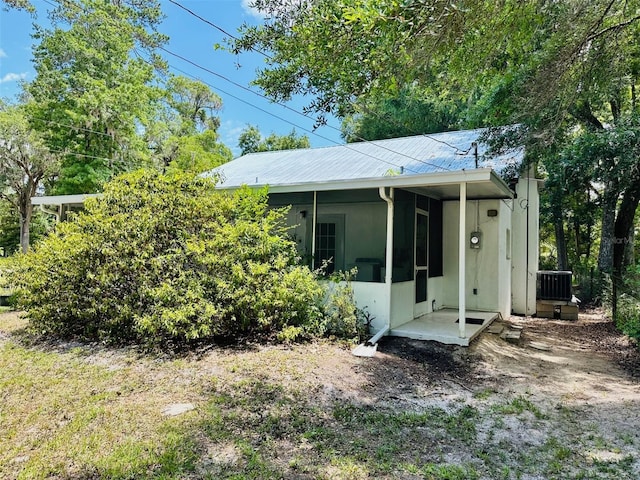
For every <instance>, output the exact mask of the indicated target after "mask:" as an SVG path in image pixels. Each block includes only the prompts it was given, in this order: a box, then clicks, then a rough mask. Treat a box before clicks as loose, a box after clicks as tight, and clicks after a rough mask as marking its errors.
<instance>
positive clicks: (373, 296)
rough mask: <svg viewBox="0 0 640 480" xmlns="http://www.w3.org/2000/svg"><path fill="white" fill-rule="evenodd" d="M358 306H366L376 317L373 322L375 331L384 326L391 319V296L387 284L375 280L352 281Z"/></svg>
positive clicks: (372, 325)
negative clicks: (388, 293)
mask: <svg viewBox="0 0 640 480" xmlns="http://www.w3.org/2000/svg"><path fill="white" fill-rule="evenodd" d="M351 286H352V288H353V295H354V297H355V299H356V304H357V305H358V308H366V310H367V312H369V314H370V315H371V316H373V317H375V319H374V320H373V322H371V327H372V330H373V331H374V332H377V331H378V330H380V329H381V328H384V327H385V326H386V325H387V323H388V321H389V296H388V295H387V292H388V290H387V285H386V284H384V283H374V282H351Z"/></svg>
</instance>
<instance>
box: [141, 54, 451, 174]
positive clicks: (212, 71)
mask: <svg viewBox="0 0 640 480" xmlns="http://www.w3.org/2000/svg"><path fill="white" fill-rule="evenodd" d="M160 50H162V51H163V52H165V53H167V54H169V55H171V56H173V57H176V58H178V59H180V60H182V61H184V62H187V63H188V64H190V65H192V66H194V67H196V68H198V69H200V70H202V71H204V72H207V73H210V74H211V75H214V76H216V77H218V78H220V79H222V80H224V81H226V82H229V83H231V84H232V85H235V86H236V87H238V88H241V89H243V90H245V91H247V92H249V93H252V94H253V95H256V96H258V97H260V98H262V99H263V100H267V101H269V102H271V103H275V104H276V105H279V106H281V107H282V108H285V109H286V110H289V111H291V112H293V113H295V114H297V115H300V116H302V117H305V118H306V119H308V120H315V119H314V118H312V117H310V116H308V115H306V114H304V113H303V112H300V111H298V110H296V109H294V108H291V107H290V106H288V105H285V104H284V103H280V102H272V101H271V99H269V98H267V97H266V96H265V95H263V94H261V93H260V92H256V91H255V90H252V89H250V88H249V87H246V86H244V85H242V84H240V83H238V82H236V81H234V80H231V79H229V78H228V77H226V76H224V75H222V74H220V73H218V72H216V71H214V70H211V69H210V68H207V67H205V66H203V65H200V64H199V63H197V62H195V61H193V60H190V59H188V58H186V57H185V56H183V55H180V54H178V53H175V52H172V51H171V50H168V49H166V48H164V47H160ZM138 55H140V54H139V53H138ZM183 73H185V72H183ZM185 74H186V73H185ZM208 85H209V84H208ZM209 86H210V87H211V88H215V89H218V88H217V87H213V86H212V85H209ZM218 90H220V89H218ZM225 94H226V95H229V94H228V93H225ZM231 96H232V95H231ZM232 97H233V98H235V99H237V100H239V98H238V97H236V96H232ZM240 101H242V102H243V103H245V104H247V105H250V106H252V107H254V108H257V109H259V110H261V111H262V112H264V113H266V114H268V115H271V116H273V117H275V118H278V119H279V120H282V121H285V122H287V123H289V124H291V125H293V126H295V127H297V128H300V129H302V130H304V131H306V132H308V133H310V134H312V135H315V136H317V137H319V138H322V139H324V140H328V141H330V142H332V143H334V144H336V145H340V146H345V145H348V144H341V143H338V142H336V141H335V140H332V139H330V138H328V137H325V136H323V135H320V134H318V133H316V132H315V131H313V130H308V129H306V128H303V127H300V126H298V125H296V124H295V123H293V122H291V121H290V120H286V119H284V118H282V117H279V116H277V115H275V114H273V113H271V112H268V111H266V110H264V109H261V108H259V107H257V106H255V105H253V104H252V103H249V102H246V101H244V100H240ZM327 126H328V127H329V128H333V129H335V130H338V131H340V130H339V129H338V128H336V127H333V126H331V125H327ZM359 140H361V141H362V142H364V143H369V144H372V145H375V146H376V147H378V148H381V149H382V150H386V151H388V152H390V153H393V154H395V155H400V156H402V157H406V158H408V159H409V160H411V161H414V162H418V163H422V164H424V165H428V166H430V167H434V168H438V169H441V170H450V169H449V168H447V167H444V166H441V165H436V164H435V163H430V162H426V161H424V160H421V159H419V158H416V157H412V156H411V155H407V154H405V153H403V152H398V151H395V150H393V149H391V148H389V147H386V146H384V145H380V144H379V143H376V142H374V141H371V140H366V139H364V138H359ZM442 143H446V142H442ZM454 148H455V149H456V151H460V149H458V148H456V147H454ZM351 150H354V151H358V150H356V149H353V148H351ZM386 163H391V162H386ZM392 165H395V164H392ZM395 166H396V167H398V168H400V167H402V168H405V169H406V170H409V171H411V172H413V173H418V172H416V171H415V170H412V169H410V168H407V167H405V166H402V165H395Z"/></svg>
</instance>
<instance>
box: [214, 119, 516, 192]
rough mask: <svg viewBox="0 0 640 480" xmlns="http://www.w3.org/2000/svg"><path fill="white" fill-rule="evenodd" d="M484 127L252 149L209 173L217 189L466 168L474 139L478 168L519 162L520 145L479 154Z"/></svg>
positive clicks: (470, 161)
mask: <svg viewBox="0 0 640 480" xmlns="http://www.w3.org/2000/svg"><path fill="white" fill-rule="evenodd" d="M484 131H485V130H483V129H477V130H464V131H457V132H445V133H438V134H429V135H418V136H413V137H404V138H394V139H389V140H377V141H373V142H362V143H350V144H346V145H338V146H334V147H324V148H310V149H300V150H282V151H273V152H261V153H252V154H248V155H244V156H242V157H239V158H237V159H235V160H233V161H231V162H229V163H226V164H224V165H222V166H220V167H218V168H217V169H215V170H213V171H212V172H209V174H213V173H216V172H217V173H219V174H221V182H220V184H221V186H223V187H237V186H240V185H243V184H247V185H300V184H305V183H311V182H332V181H344V180H347V181H348V180H358V179H368V178H379V177H383V176H389V175H398V174H403V175H415V174H427V173H436V172H453V171H461V170H472V169H475V168H476V160H475V151H474V148H473V146H472V144H473V143H474V142H478V157H479V163H478V167H479V168H487V167H489V168H492V169H494V170H495V171H496V172H498V173H500V172H501V171H503V170H504V169H505V168H508V167H509V166H511V165H519V164H520V163H521V162H522V159H523V155H524V151H523V150H522V149H517V150H513V151H511V152H509V153H508V154H503V155H500V156H497V157H492V158H485V153H486V151H487V145H485V144H483V143H480V142H479V137H480V136H481V135H482V134H483V133H484Z"/></svg>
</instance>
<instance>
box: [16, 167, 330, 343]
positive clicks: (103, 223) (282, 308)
mask: <svg viewBox="0 0 640 480" xmlns="http://www.w3.org/2000/svg"><path fill="white" fill-rule="evenodd" d="M284 214H285V212H284V211H283V210H270V209H268V208H267V195H266V191H259V192H255V191H251V190H249V189H241V190H239V191H237V192H235V193H233V194H231V193H225V192H224V191H220V190H216V189H215V184H214V182H213V181H212V180H209V179H204V178H198V177H194V176H190V175H185V174H178V175H172V176H161V175H159V174H155V173H150V172H135V173H132V174H127V175H124V176H122V177H119V178H117V179H116V180H114V181H113V182H111V183H110V184H108V185H107V186H106V188H105V191H104V195H103V197H102V198H99V199H92V200H88V201H87V204H86V212H84V213H80V214H78V215H77V216H76V217H75V218H74V219H72V221H70V222H67V223H61V224H59V225H58V227H57V230H56V232H55V233H53V234H52V235H50V236H49V237H48V238H46V239H45V240H44V241H42V242H41V243H40V244H39V245H37V246H36V248H34V250H33V251H32V252H31V253H29V254H27V255H24V256H23V257H22V259H21V261H20V262H19V267H18V268H17V269H16V270H15V276H14V279H13V283H14V285H16V286H17V287H18V289H19V292H20V294H19V305H20V306H21V307H22V308H24V309H25V310H26V311H27V315H28V317H29V319H30V322H31V324H32V326H33V327H34V328H35V329H37V330H38V331H40V332H51V333H55V334H58V335H64V336H76V335H80V336H83V337H87V338H91V339H98V340H107V341H127V342H131V341H133V342H144V343H161V342H167V341H178V342H180V341H187V340H192V339H197V338H204V337H213V336H237V335H247V334H259V335H271V334H275V333H277V332H279V331H282V330H283V329H291V328H295V331H296V332H297V334H299V333H301V332H305V331H306V329H307V328H312V327H310V326H314V325H318V324H319V322H320V320H319V318H320V310H319V307H318V305H319V304H320V301H321V299H322V298H323V289H322V287H320V286H319V284H318V282H317V281H316V280H315V277H314V275H313V273H312V272H310V271H309V269H308V268H306V267H302V266H300V265H299V264H298V262H297V256H296V255H297V253H296V249H295V245H294V243H293V242H291V241H290V240H289V239H288V238H287V236H286V229H285V227H284V226H283V225H284Z"/></svg>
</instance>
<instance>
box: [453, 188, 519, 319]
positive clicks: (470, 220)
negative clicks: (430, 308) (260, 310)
mask: <svg viewBox="0 0 640 480" xmlns="http://www.w3.org/2000/svg"><path fill="white" fill-rule="evenodd" d="M459 205H460V202H459V201H449V202H444V205H443V209H444V210H443V217H444V225H443V230H444V232H443V234H444V251H443V254H444V277H443V279H442V281H443V284H442V292H443V299H442V305H443V306H445V307H453V308H457V306H458V264H459V261H458V259H459V255H458V238H459V237H458V235H459V220H458V219H459V208H460V207H459ZM489 210H497V212H498V215H497V216H494V217H490V216H489V215H488V211H489ZM510 214H511V211H510V210H509V208H508V206H507V205H505V204H504V202H502V201H501V200H470V201H467V206H466V232H465V237H466V238H467V239H468V238H469V236H470V235H471V232H474V231H480V232H481V233H482V245H481V248H479V249H472V248H470V246H469V242H468V241H467V242H466V245H467V247H466V248H467V251H466V281H465V286H466V295H465V299H466V307H467V309H469V310H481V311H494V312H500V313H502V315H504V316H507V315H509V314H510V305H509V303H510V302H509V300H510V298H509V291H510V282H511V275H510V268H509V265H510V261H509V260H508V259H507V250H508V249H507V229H509V228H510V227H511V215H510ZM476 223H477V225H476ZM474 289H475V293H474Z"/></svg>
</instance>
